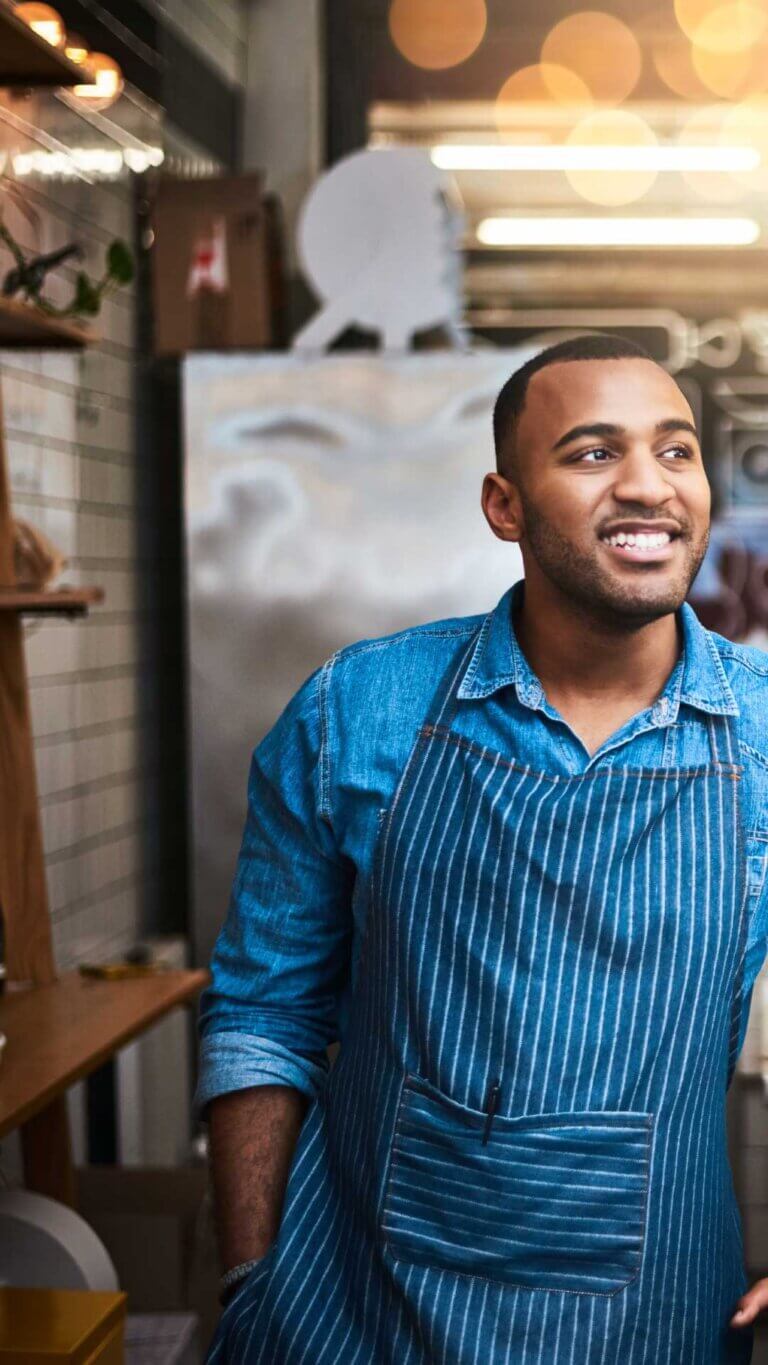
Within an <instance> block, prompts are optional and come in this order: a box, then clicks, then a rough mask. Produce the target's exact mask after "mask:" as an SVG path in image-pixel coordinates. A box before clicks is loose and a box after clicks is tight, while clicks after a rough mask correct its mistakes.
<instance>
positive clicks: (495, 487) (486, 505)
mask: <svg viewBox="0 0 768 1365" xmlns="http://www.w3.org/2000/svg"><path fill="white" fill-rule="evenodd" d="M480 502H481V505H482V508H483V515H484V517H485V519H486V521H487V522H488V525H489V526H490V528H491V530H492V531H493V534H494V535H495V536H498V538H499V540H514V541H519V540H522V537H523V533H524V530H525V525H524V520H523V508H522V503H521V501H520V494H519V492H518V489H517V485H516V484H514V483H512V482H511V480H510V479H507V478H505V477H504V475H503V474H497V473H495V472H492V473H490V474H486V476H485V478H484V479H483V491H482V494H481V498H480Z"/></svg>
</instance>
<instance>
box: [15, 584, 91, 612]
mask: <svg viewBox="0 0 768 1365" xmlns="http://www.w3.org/2000/svg"><path fill="white" fill-rule="evenodd" d="M103 601H104V589H103V588H49V589H45V588H43V589H39V588H0V611H18V612H21V613H23V615H25V616H85V615H87V613H88V608H89V607H93V606H96V604H97V603H99V602H103Z"/></svg>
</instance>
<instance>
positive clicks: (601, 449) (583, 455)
mask: <svg viewBox="0 0 768 1365" xmlns="http://www.w3.org/2000/svg"><path fill="white" fill-rule="evenodd" d="M610 454H611V452H610V450H607V449H606V447H605V446H595V447H594V449H593V450H582V451H581V452H580V454H578V455H577V456H576V459H577V460H586V459H587V457H588V456H589V455H610ZM597 463H598V464H602V460H598V462H597Z"/></svg>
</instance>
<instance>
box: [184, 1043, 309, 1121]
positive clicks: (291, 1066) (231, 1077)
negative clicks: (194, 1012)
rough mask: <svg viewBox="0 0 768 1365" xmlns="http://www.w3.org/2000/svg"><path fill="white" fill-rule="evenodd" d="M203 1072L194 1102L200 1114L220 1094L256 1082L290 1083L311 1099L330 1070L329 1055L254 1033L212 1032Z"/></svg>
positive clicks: (203, 1054) (201, 1058)
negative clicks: (307, 1052)
mask: <svg viewBox="0 0 768 1365" xmlns="http://www.w3.org/2000/svg"><path fill="white" fill-rule="evenodd" d="M199 1067H200V1069H199V1075H198V1082H197V1089H196V1091H195V1097H194V1100H193V1102H192V1109H193V1113H194V1115H195V1117H196V1118H204V1117H205V1115H204V1113H203V1111H204V1109H205V1107H206V1105H208V1104H209V1103H210V1101H211V1100H213V1099H215V1098H216V1097H217V1095H226V1094H228V1093H229V1092H230V1091H232V1090H247V1089H249V1088H250V1087H251V1086H254V1085H289V1086H292V1087H293V1089H294V1090H300V1091H301V1092H302V1094H304V1095H306V1096H307V1097H308V1098H309V1099H310V1100H313V1099H315V1098H316V1096H317V1094H318V1093H319V1091H320V1089H321V1087H322V1085H323V1083H324V1081H325V1078H326V1076H327V1074H328V1059H327V1057H326V1056H325V1054H324V1053H323V1054H320V1059H319V1060H317V1061H312V1060H311V1059H310V1058H309V1057H306V1056H302V1054H301V1053H300V1052H293V1051H291V1049H290V1048H287V1047H284V1046H283V1044H282V1043H274V1042H272V1041H271V1040H270V1039H269V1038H259V1037H255V1036H254V1035H253V1034H252V1033H209V1034H207V1035H206V1036H205V1037H204V1038H202V1039H201V1041H200V1053H199Z"/></svg>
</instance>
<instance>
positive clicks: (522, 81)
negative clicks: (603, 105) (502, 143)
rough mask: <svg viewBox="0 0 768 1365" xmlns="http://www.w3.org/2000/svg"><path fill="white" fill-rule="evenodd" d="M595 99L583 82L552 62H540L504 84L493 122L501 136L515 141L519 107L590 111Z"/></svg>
mask: <svg viewBox="0 0 768 1365" xmlns="http://www.w3.org/2000/svg"><path fill="white" fill-rule="evenodd" d="M592 103H593V101H592V97H591V95H590V93H589V90H588V88H587V86H586V85H585V84H584V82H583V80H581V78H580V77H579V76H577V75H576V74H575V73H574V72H573V71H569V70H568V68H567V67H565V66H556V65H554V64H553V63H551V62H537V63H535V64H534V65H532V66H521V67H520V69H519V71H514V72H513V73H512V75H511V76H510V77H509V78H508V79H507V80H506V81H505V82H504V84H503V85H502V87H501V90H500V91H499V93H498V96H497V98H496V104H495V107H494V118H495V121H496V128H497V130H498V132H499V136H500V137H502V138H506V137H510V136H511V137H514V136H515V133H516V129H517V106H518V105H521V104H523V105H525V104H545V105H547V106H548V107H549V108H551V107H552V105H553V104H563V105H569V106H572V105H577V106H583V107H584V110H585V111H586V110H587V109H589V108H591V106H592Z"/></svg>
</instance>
